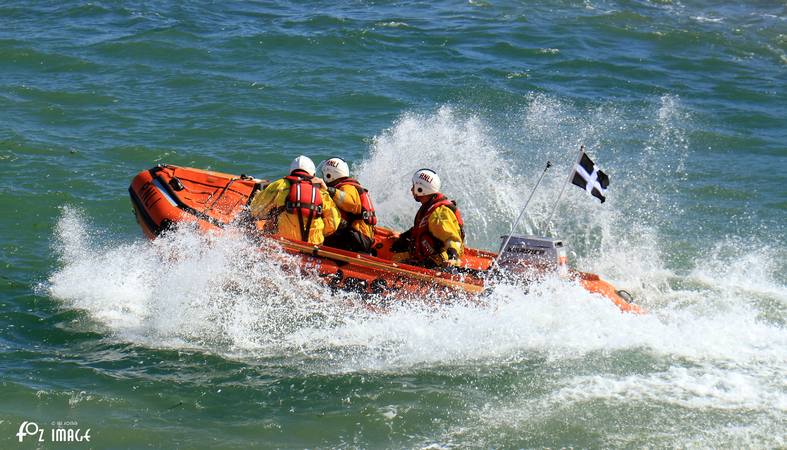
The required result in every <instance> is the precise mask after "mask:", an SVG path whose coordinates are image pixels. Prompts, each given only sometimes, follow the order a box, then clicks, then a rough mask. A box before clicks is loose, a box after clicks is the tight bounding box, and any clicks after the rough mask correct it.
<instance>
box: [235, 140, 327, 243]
mask: <svg viewBox="0 0 787 450" xmlns="http://www.w3.org/2000/svg"><path fill="white" fill-rule="evenodd" d="M315 172H316V170H315V167H314V162H312V160H311V159H309V158H308V157H306V156H303V155H301V156H299V157H297V158H295V159H294V160H292V163H291V164H290V174H289V175H288V176H286V177H284V178H281V179H279V180H276V181H274V182H273V183H271V184H269V185H268V186H267V187H266V188H265V189H264V190H263V191H261V192H259V193H258V194H257V195H255V196H254V199H253V200H252V201H251V205H250V206H249V213H250V214H251V216H252V217H253V218H254V219H257V220H260V222H261V223H260V225H262V230H263V232H264V233H267V234H276V235H278V236H283V237H285V238H288V239H294V240H300V241H305V242H309V243H310V244H316V245H321V244H322V243H323V241H324V240H325V236H329V235H331V234H333V233H334V232H335V231H336V229H337V228H338V227H339V222H340V220H341V218H340V216H339V211H338V210H337V209H336V205H335V204H334V202H333V200H332V199H331V196H330V195H329V194H328V190H327V186H326V184H325V182H324V181H323V180H321V179H320V178H317V177H315V176H314V174H315Z"/></svg>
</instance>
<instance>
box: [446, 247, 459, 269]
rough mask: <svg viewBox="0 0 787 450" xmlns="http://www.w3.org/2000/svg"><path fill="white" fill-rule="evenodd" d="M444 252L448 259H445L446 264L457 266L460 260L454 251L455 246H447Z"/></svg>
mask: <svg viewBox="0 0 787 450" xmlns="http://www.w3.org/2000/svg"><path fill="white" fill-rule="evenodd" d="M445 253H446V254H447V255H448V261H446V264H448V265H450V266H458V265H459V263H460V261H459V253H457V252H456V249H455V248H452V247H449V248H448V250H446V251H445Z"/></svg>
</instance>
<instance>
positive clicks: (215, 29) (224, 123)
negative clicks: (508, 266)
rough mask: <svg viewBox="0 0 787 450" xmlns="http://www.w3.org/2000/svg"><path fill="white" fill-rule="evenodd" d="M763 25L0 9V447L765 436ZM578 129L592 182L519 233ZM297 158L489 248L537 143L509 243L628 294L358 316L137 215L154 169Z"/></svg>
mask: <svg viewBox="0 0 787 450" xmlns="http://www.w3.org/2000/svg"><path fill="white" fill-rule="evenodd" d="M785 36H787V7H786V6H785V4H784V3H783V2H779V1H756V2H726V1H677V0H674V1H644V0H643V1H632V0H629V1H623V0H620V1H600V0H599V1H597V0H585V1H568V0H565V1H549V2H547V1H541V2H492V1H489V2H486V1H470V2H367V1H354V2H346V3H340V4H336V2H278V1H273V2H218V3H217V2H187V3H181V2H170V1H154V2H90V3H76V2H18V1H3V2H0V206H2V211H3V214H1V215H0V230H1V231H0V448H167V449H170V448H563V447H566V448H568V447H573V448H642V447H646V448H673V447H678V448H781V447H784V446H785V445H787V443H786V442H787V427H785V421H786V420H787V383H785V373H787V351H786V350H785V349H787V331H786V330H785V321H786V319H787V275H786V274H787V244H786V243H787V239H785V236H786V234H785V228H787V227H786V225H787V220H786V219H787V146H786V145H785V141H787V37H785ZM580 145H584V146H586V148H587V149H588V153H589V154H590V155H591V157H592V158H593V159H594V160H595V161H596V162H597V163H598V164H599V165H600V166H601V167H602V168H603V169H604V171H605V172H606V173H608V174H609V176H610V180H611V182H610V187H609V191H608V197H607V201H606V202H605V203H604V204H599V203H598V202H597V201H595V200H594V199H592V198H591V197H589V196H587V195H586V194H584V193H583V192H581V191H579V190H577V189H575V188H573V187H569V188H567V190H566V192H565V194H564V195H563V197H562V200H561V201H560V203H559V204H558V209H557V213H556V214H555V215H554V216H552V218H551V221H550V223H547V218H548V217H549V215H550V210H551V208H552V205H553V204H554V202H555V200H556V198H557V195H558V193H559V192H560V189H561V188H562V187H563V185H564V182H565V180H566V177H567V174H568V173H569V169H570V167H571V165H572V164H573V162H574V159H575V157H576V151H577V149H578V148H579V146H580ZM299 154H305V155H308V156H310V157H312V158H313V159H314V160H315V161H317V162H319V161H320V160H322V159H324V158H327V157H330V156H341V157H343V158H345V159H346V160H347V161H349V162H350V167H351V171H352V173H353V174H355V175H356V176H357V177H358V179H359V180H360V181H361V182H362V183H363V184H364V185H365V186H366V187H367V188H369V189H370V192H371V193H372V195H373V198H374V200H375V203H376V206H377V210H378V215H379V218H380V220H381V223H382V224H383V225H385V226H388V227H392V228H395V229H404V228H406V227H409V226H410V224H411V221H412V217H413V216H414V215H415V212H416V210H417V204H416V203H415V202H413V201H412V199H411V198H410V197H409V186H410V185H409V180H410V176H411V175H412V173H413V172H414V171H415V170H417V169H419V168H422V167H431V168H433V169H434V170H436V171H437V172H438V173H439V174H440V175H441V177H442V179H443V186H444V191H445V192H446V193H447V194H448V195H449V196H451V197H452V198H456V199H457V200H458V202H459V205H460V208H461V209H462V213H463V215H464V218H465V221H466V224H467V225H466V227H467V241H468V244H469V245H472V246H474V247H480V248H484V249H489V250H493V251H494V250H496V249H497V246H499V243H500V240H499V236H500V235H502V234H505V233H506V232H508V230H509V227H510V226H511V223H512V221H513V219H514V218H515V217H516V216H517V214H518V213H519V211H520V209H521V207H522V205H523V204H524V200H525V199H526V198H527V196H528V195H529V193H530V190H531V189H532V188H533V186H534V184H535V182H536V180H537V178H538V176H539V174H540V173H541V171H542V170H543V167H544V164H545V163H546V161H547V160H549V161H551V162H552V163H553V164H554V167H553V168H552V169H550V171H548V172H547V174H546V176H545V178H544V181H543V182H542V185H541V186H540V187H539V189H538V190H537V191H536V193H535V195H534V197H533V201H532V203H531V204H530V206H529V207H528V214H527V217H526V219H525V223H523V224H522V225H521V227H520V229H519V230H518V231H519V232H521V233H545V232H550V233H553V234H554V235H556V236H559V237H561V238H563V239H564V240H565V241H566V242H567V244H568V245H569V249H570V259H571V264H572V265H573V266H575V267H577V268H579V269H581V270H586V271H590V272H594V273H598V274H600V275H601V276H602V277H604V278H605V279H608V280H610V281H612V282H613V283H614V284H615V285H616V286H617V287H619V288H625V289H627V290H629V291H630V292H632V294H633V295H634V296H635V297H636V299H637V302H638V303H639V304H640V305H642V306H643V307H644V308H646V309H647V310H648V314H646V315H643V316H632V315H627V314H621V313H620V312H619V311H618V310H617V309H616V308H614V307H613V306H611V305H610V304H608V303H606V302H604V301H603V300H602V299H599V298H597V297H595V296H593V295H590V294H588V293H587V292H585V291H584V290H582V289H581V288H580V287H578V286H577V285H576V284H574V283H572V282H568V281H565V280H560V279H558V278H554V279H552V278H549V279H547V280H545V281H543V282H542V283H538V284H536V285H533V286H530V287H529V288H528V289H527V290H524V289H521V287H517V286H508V285H502V286H499V287H498V288H496V289H495V290H494V291H493V292H491V293H489V295H487V296H486V297H485V299H484V305H483V306H478V305H475V304H473V305H466V304H454V305H446V306H445V307H443V308H439V309H435V308H426V307H423V306H420V305H421V302H419V300H423V299H413V300H414V301H413V302H412V304H410V305H402V306H401V307H397V308H395V309H394V310H393V311H391V312H389V313H387V314H382V315H380V314H372V313H370V312H368V311H367V310H366V309H364V308H362V307H359V306H358V302H359V301H360V300H359V299H358V298H355V297H353V296H352V295H350V294H341V293H332V292H330V291H329V290H327V289H325V288H324V287H323V285H322V284H320V283H319V282H317V281H315V280H314V279H311V278H308V277H296V276H293V275H292V274H291V273H288V272H287V271H286V270H284V269H283V268H282V267H281V265H280V264H277V263H275V262H273V261H272V260H271V259H269V258H266V257H265V254H264V252H263V253H260V252H259V251H257V249H256V248H255V246H254V245H253V244H252V243H251V241H249V240H247V239H246V238H243V237H226V236H225V237H223V238H217V239H214V240H212V241H211V242H205V238H204V237H203V236H199V235H195V234H193V233H191V232H189V231H188V230H181V231H180V232H178V233H173V234H171V235H169V236H167V237H165V238H163V239H159V240H157V241H155V242H150V241H148V240H146V239H145V238H144V237H143V235H142V233H141V230H140V229H139V227H138V225H137V224H136V222H135V219H134V216H133V214H132V213H131V204H130V201H129V198H128V191H127V189H128V185H129V183H130V181H131V179H132V178H133V176H134V175H135V174H137V173H138V172H140V171H142V170H146V169H148V168H150V167H152V166H154V165H156V164H159V163H170V164H177V165H185V166H192V167H198V168H207V169H212V170H218V171H223V172H227V173H235V174H239V173H247V174H251V175H254V176H257V177H260V178H268V179H272V178H277V177H280V176H282V175H283V174H284V173H285V171H286V170H287V167H288V165H289V162H290V160H291V159H292V158H294V157H295V156H297V155H299ZM426 300H430V299H426ZM24 422H35V424H36V428H38V429H41V430H43V434H41V435H40V436H39V435H32V436H31V435H27V436H25V435H22V436H18V433H19V432H20V430H22V431H24V430H27V431H31V432H32V431H34V428H33V427H32V426H30V425H28V426H27V427H25V426H24ZM58 423H60V424H59V425H58ZM54 428H69V429H74V430H76V429H80V430H81V432H82V433H84V432H85V430H87V429H90V441H89V442H84V441H83V442H72V443H64V442H53V439H52V436H51V435H50V432H51V430H52V429H54ZM20 434H24V433H20ZM31 434H33V433H31ZM39 438H41V439H43V440H42V441H39V440H38V439H39ZM20 439H21V442H20Z"/></svg>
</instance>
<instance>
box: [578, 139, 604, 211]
mask: <svg viewBox="0 0 787 450" xmlns="http://www.w3.org/2000/svg"><path fill="white" fill-rule="evenodd" d="M571 184H574V185H577V186H579V187H581V188H582V189H584V190H585V191H587V193H588V194H590V195H592V196H593V197H596V198H597V199H599V200H601V203H604V200H606V199H607V197H606V194H607V186H609V177H608V176H607V174H605V173H604V172H602V171H600V170H598V168H597V167H596V164H594V163H593V161H592V160H591V159H590V158H588V155H586V154H585V152H584V151H582V157H581V158H579V163H578V164H577V167H575V168H574V173H573V174H572V176H571Z"/></svg>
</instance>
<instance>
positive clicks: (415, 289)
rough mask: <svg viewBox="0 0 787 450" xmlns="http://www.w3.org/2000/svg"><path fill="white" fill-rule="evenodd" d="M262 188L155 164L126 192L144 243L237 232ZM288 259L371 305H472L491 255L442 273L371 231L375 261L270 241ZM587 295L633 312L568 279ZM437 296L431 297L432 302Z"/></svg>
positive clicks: (589, 282)
mask: <svg viewBox="0 0 787 450" xmlns="http://www.w3.org/2000/svg"><path fill="white" fill-rule="evenodd" d="M266 184H267V182H266V181H264V180H257V179H254V178H252V177H247V176H245V175H240V176H237V175H231V174H225V173H220V172H211V171H206V170H200V169H193V168H188V167H178V166H172V165H159V166H156V167H154V168H152V169H150V170H145V171H142V172H140V173H139V174H137V176H136V177H134V179H133V180H132V182H131V186H130V187H129V195H130V196H131V202H132V204H133V206H134V212H135V214H136V217H137V222H138V223H139V225H140V227H141V228H142V230H143V231H144V233H145V234H146V235H147V236H148V237H150V238H151V239H153V238H155V237H157V236H159V235H160V234H161V233H162V232H164V231H166V230H167V229H168V228H170V227H171V226H173V225H174V224H176V223H183V222H188V223H193V224H194V225H195V226H197V227H199V229H201V230H204V231H218V230H222V229H224V228H227V227H229V226H232V225H241V224H242V222H243V218H244V217H245V211H246V207H247V205H248V204H249V202H250V201H251V198H253V196H254V194H255V193H256V192H257V191H259V190H260V189H263V188H264V186H265V185H266ZM273 239H276V240H277V241H278V242H279V244H280V245H281V247H282V248H283V249H284V250H285V251H286V252H288V253H290V254H293V255H296V256H297V257H298V258H297V259H296V261H298V262H299V264H300V267H301V268H302V269H311V270H316V271H317V273H318V274H319V275H320V277H321V278H322V279H324V280H325V282H326V283H328V284H329V285H330V286H332V287H335V288H338V289H345V290H351V291H358V292H361V293H369V294H379V296H378V297H375V298H400V299H405V298H413V297H415V298H428V299H446V298H450V297H452V296H456V295H462V296H468V294H469V295H470V297H472V298H475V297H476V296H477V295H478V294H481V293H483V292H484V290H485V289H487V288H488V287H489V283H488V282H487V279H488V278H490V277H489V276H488V275H489V274H490V268H491V267H492V263H493V261H494V258H495V257H496V256H497V255H496V254H495V253H491V252H487V251H483V250H477V249H472V248H467V249H466V250H465V254H464V256H463V259H462V267H460V268H458V269H456V270H451V271H443V270H439V269H427V268H424V267H418V266H414V265H410V264H404V263H399V262H395V261H394V259H395V258H394V254H393V252H392V251H391V245H392V244H393V241H394V240H395V233H394V232H393V231H391V230H389V229H386V228H383V227H377V234H376V236H375V245H374V249H375V253H376V254H375V255H374V256H372V255H367V254H360V253H354V252H349V251H346V250H342V249H338V248H332V247H327V246H316V245H312V244H309V243H306V242H302V241H293V240H289V239H284V238H280V237H273ZM570 276H572V277H576V278H577V279H578V280H579V282H580V284H581V285H582V286H583V287H584V288H585V289H587V290H588V291H590V292H595V293H599V294H601V295H603V296H605V297H607V298H608V299H610V300H611V301H612V302H614V303H615V304H616V305H617V306H618V307H619V308H620V309H621V310H622V311H625V312H634V313H639V312H641V310H640V308H639V307H638V306H636V305H634V304H632V303H629V302H627V301H626V300H625V299H624V298H623V297H621V296H620V295H619V294H618V291H616V290H615V288H614V287H613V286H612V285H610V284H609V283H607V282H605V281H603V280H601V279H600V278H599V277H598V276H597V275H594V274H588V273H583V272H573V271H572V272H571V273H570ZM436 291H437V295H434V294H435V293H436Z"/></svg>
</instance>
